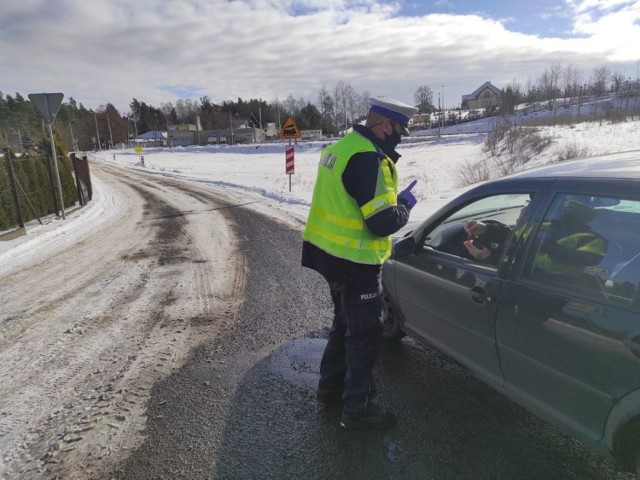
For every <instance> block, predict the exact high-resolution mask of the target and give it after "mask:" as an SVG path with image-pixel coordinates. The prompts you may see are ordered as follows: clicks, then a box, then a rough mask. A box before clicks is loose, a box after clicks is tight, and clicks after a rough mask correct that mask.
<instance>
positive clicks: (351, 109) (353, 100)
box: [343, 83, 358, 128]
mask: <svg viewBox="0 0 640 480" xmlns="http://www.w3.org/2000/svg"><path fill="white" fill-rule="evenodd" d="M343 95H344V104H345V109H346V111H345V123H347V124H353V122H354V119H355V117H356V110H357V105H358V94H357V93H356V91H355V90H354V89H353V87H352V86H351V84H349V83H347V84H346V85H345V87H344V91H343ZM349 120H350V121H349ZM345 128H346V127H345Z"/></svg>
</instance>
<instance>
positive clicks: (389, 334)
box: [382, 295, 407, 342]
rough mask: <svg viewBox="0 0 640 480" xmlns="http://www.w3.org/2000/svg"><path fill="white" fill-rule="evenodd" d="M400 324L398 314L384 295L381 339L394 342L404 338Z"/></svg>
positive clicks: (404, 334)
mask: <svg viewBox="0 0 640 480" xmlns="http://www.w3.org/2000/svg"><path fill="white" fill-rule="evenodd" d="M406 336H407V334H406V333H404V331H402V326H401V323H400V313H399V312H398V311H397V310H396V309H395V307H394V305H393V303H392V302H391V300H390V299H389V298H388V297H387V296H386V295H384V310H383V312H382V338H384V339H385V340H387V341H390V342H396V341H398V340H401V339H402V338H404V337H406Z"/></svg>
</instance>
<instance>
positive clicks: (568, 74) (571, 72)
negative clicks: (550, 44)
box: [561, 63, 581, 105]
mask: <svg viewBox="0 0 640 480" xmlns="http://www.w3.org/2000/svg"><path fill="white" fill-rule="evenodd" d="M561 75H562V91H563V95H564V104H565V105H567V104H571V103H572V101H573V99H574V98H575V97H577V96H578V87H579V85H580V82H581V75H580V71H579V70H578V67H576V66H575V65H573V64H571V63H569V64H567V65H565V67H564V69H563V70H562V74H561Z"/></svg>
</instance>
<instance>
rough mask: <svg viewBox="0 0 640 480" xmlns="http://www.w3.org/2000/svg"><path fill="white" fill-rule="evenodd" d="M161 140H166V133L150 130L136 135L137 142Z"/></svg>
mask: <svg viewBox="0 0 640 480" xmlns="http://www.w3.org/2000/svg"><path fill="white" fill-rule="evenodd" d="M163 138H167V132H161V131H160V130H152V131H150V132H144V133H142V134H140V135H138V140H156V139H160V140H161V139H163Z"/></svg>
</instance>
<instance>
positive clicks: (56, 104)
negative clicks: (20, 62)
mask: <svg viewBox="0 0 640 480" xmlns="http://www.w3.org/2000/svg"><path fill="white" fill-rule="evenodd" d="M63 98H64V95H63V94H62V93H37V94H36V93H30V94H29V100H31V103H33V104H34V106H35V107H36V109H37V110H38V112H39V113H40V115H41V116H42V122H43V126H44V123H45V121H46V123H47V127H49V139H50V140H51V155H52V159H53V173H54V178H55V187H56V190H57V191H58V192H57V193H58V201H59V202H60V211H61V212H62V219H63V220H65V214H64V197H63V195H62V185H61V183H60V172H59V170H58V156H57V153H56V144H55V141H54V139H53V129H52V128H51V124H52V123H53V121H54V120H55V118H56V115H57V113H58V109H59V108H60V104H61V103H62V99H63Z"/></svg>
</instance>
